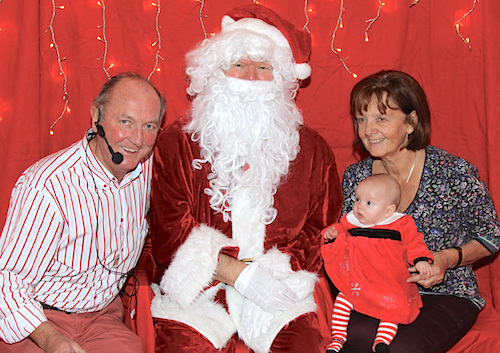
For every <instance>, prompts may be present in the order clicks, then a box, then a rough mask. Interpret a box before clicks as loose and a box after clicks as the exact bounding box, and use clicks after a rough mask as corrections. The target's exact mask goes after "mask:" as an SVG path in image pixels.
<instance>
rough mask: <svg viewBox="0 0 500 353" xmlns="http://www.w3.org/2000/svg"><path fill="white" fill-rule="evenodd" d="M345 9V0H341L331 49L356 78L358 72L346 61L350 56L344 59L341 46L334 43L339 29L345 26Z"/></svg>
mask: <svg viewBox="0 0 500 353" xmlns="http://www.w3.org/2000/svg"><path fill="white" fill-rule="evenodd" d="M344 11H345V8H344V0H340V11H339V16H338V17H337V24H336V25H335V29H334V30H333V33H332V42H331V44H330V49H331V50H332V52H333V53H334V54H335V55H336V56H337V58H338V59H339V61H340V63H341V64H342V66H344V69H346V71H347V72H348V73H349V74H350V75H351V76H352V77H354V78H356V77H358V75H357V74H355V73H354V72H352V71H351V70H349V67H347V64H346V63H345V60H347V59H348V58H349V57H347V58H345V59H342V57H341V56H340V52H341V49H340V48H335V45H334V42H335V36H336V34H337V31H338V29H339V28H343V27H344V25H343V23H342V15H343V14H344Z"/></svg>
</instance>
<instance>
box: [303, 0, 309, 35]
mask: <svg viewBox="0 0 500 353" xmlns="http://www.w3.org/2000/svg"><path fill="white" fill-rule="evenodd" d="M307 11H308V10H307V0H304V15H305V16H306V24H305V25H304V27H302V29H305V30H307V32H309V33H311V31H310V30H309V27H307V26H308V25H309V14H308V13H307Z"/></svg>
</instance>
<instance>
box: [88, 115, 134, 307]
mask: <svg viewBox="0 0 500 353" xmlns="http://www.w3.org/2000/svg"><path fill="white" fill-rule="evenodd" d="M100 117H101V114H100V111H99V119H98V121H97V122H99V120H100ZM95 136H96V133H95V132H93V131H92V132H89V133H88V134H87V145H86V146H85V159H86V161H87V168H88V169H89V172H90V176H91V177H92V181H93V183H94V188H95V192H96V194H97V199H98V200H97V201H98V202H97V214H96V230H95V249H96V256H97V261H98V262H99V264H100V265H101V266H102V267H103V268H104V269H106V270H107V271H108V272H109V273H112V274H115V275H118V276H120V278H119V279H118V282H119V281H120V279H122V278H123V277H127V276H132V278H133V279H134V281H133V285H132V286H133V288H132V293H128V292H127V290H126V287H127V281H125V284H124V285H123V286H122V287H121V288H120V293H122V294H123V295H125V296H126V297H129V298H133V297H134V296H135V295H136V294H137V292H138V291H139V279H138V278H137V276H136V273H137V266H135V268H134V270H133V272H130V271H129V272H128V273H124V272H120V271H115V270H112V269H110V268H108V267H107V266H106V265H104V264H103V263H102V261H101V258H100V257H99V246H98V237H97V232H98V229H99V212H100V205H101V196H100V194H99V190H98V188H97V182H96V180H95V178H94V172H93V171H92V168H90V161H89V156H88V148H89V144H90V140H92V139H93V138H95Z"/></svg>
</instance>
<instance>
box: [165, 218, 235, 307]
mask: <svg viewBox="0 0 500 353" xmlns="http://www.w3.org/2000/svg"><path fill="white" fill-rule="evenodd" d="M235 246H236V245H235V242H234V240H233V239H231V238H228V237H226V236H225V235H224V234H223V233H222V232H220V231H218V230H216V229H214V228H211V227H208V226H206V225H203V224H201V225H200V226H199V227H198V228H194V229H193V230H192V231H191V234H189V236H188V238H187V239H186V241H185V242H184V244H182V246H181V247H179V249H178V250H177V252H176V253H175V255H174V258H173V260H172V262H171V264H170V266H169V267H168V268H167V270H166V271H165V274H164V275H163V278H162V280H161V282H160V287H161V289H162V290H163V292H164V293H165V294H166V295H167V296H168V297H169V298H170V299H171V300H173V301H175V302H176V303H178V304H179V306H180V307H181V308H186V307H188V306H189V305H191V304H192V303H193V302H194V301H195V299H196V298H197V297H198V296H199V295H200V293H201V292H202V291H203V290H204V288H206V287H208V286H209V285H210V284H211V283H212V281H213V277H214V274H215V271H216V270H217V263H218V259H219V252H220V251H221V250H222V249H223V248H225V247H235Z"/></svg>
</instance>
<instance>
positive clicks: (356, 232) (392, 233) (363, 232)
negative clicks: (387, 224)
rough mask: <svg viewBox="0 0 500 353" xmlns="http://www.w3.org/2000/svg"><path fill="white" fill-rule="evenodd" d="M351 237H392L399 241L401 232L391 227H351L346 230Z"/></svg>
mask: <svg viewBox="0 0 500 353" xmlns="http://www.w3.org/2000/svg"><path fill="white" fill-rule="evenodd" d="M348 232H349V234H351V235H352V236H353V237H367V238H378V239H392V240H399V241H401V233H400V232H398V231H397V230H392V229H380V228H375V229H374V228H352V229H349V230H348Z"/></svg>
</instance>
